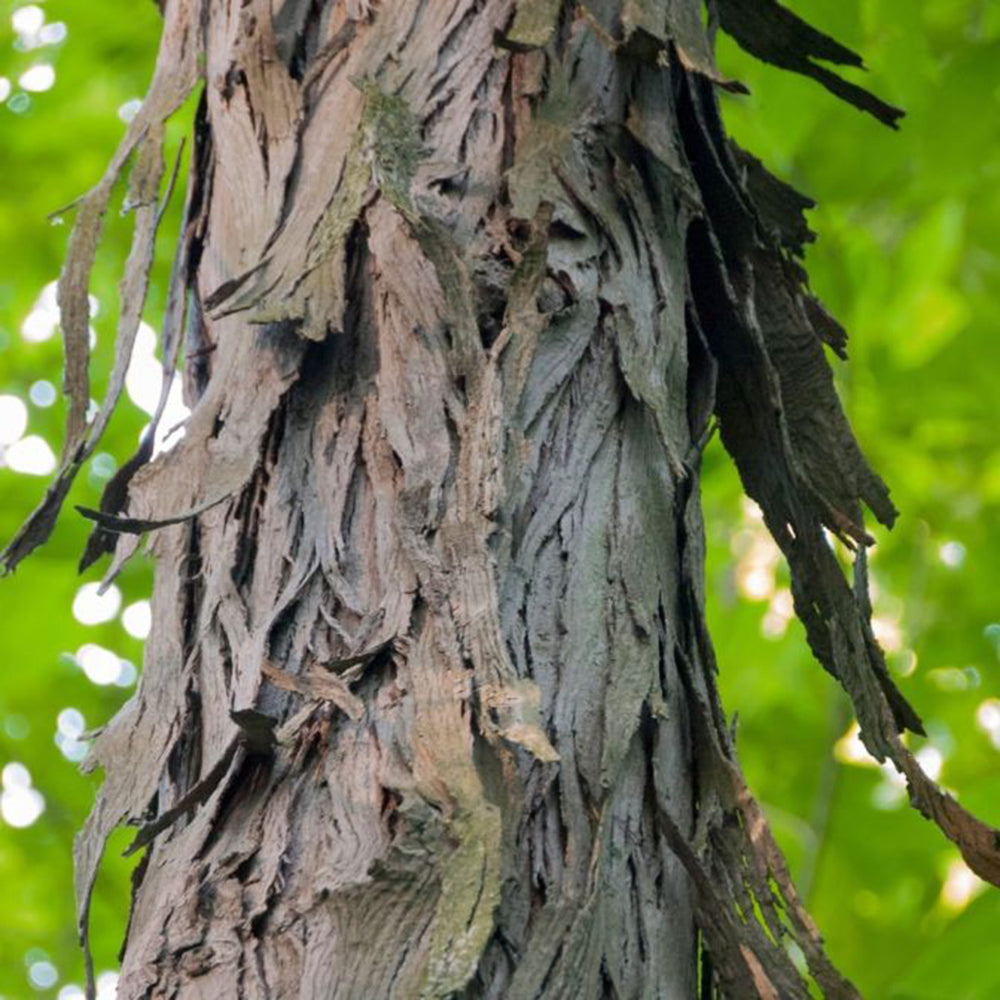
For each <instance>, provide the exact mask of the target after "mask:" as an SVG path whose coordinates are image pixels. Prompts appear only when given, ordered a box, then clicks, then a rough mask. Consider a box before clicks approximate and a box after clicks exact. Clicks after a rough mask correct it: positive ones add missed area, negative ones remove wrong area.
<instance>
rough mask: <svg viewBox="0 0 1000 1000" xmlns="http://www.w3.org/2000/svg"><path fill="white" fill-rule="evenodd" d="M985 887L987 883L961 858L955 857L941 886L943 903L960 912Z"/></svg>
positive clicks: (949, 908)
mask: <svg viewBox="0 0 1000 1000" xmlns="http://www.w3.org/2000/svg"><path fill="white" fill-rule="evenodd" d="M985 889H986V883H985V882H984V881H983V880H982V879H981V878H980V877H979V876H978V875H977V874H976V873H975V872H974V871H972V869H971V868H969V866H968V865H967V864H966V863H965V862H964V861H963V860H962V859H961V858H953V859H952V860H951V862H950V863H949V864H948V872H947V874H946V875H945V878H944V885H942V886H941V905H942V906H943V907H945V908H946V909H948V910H951V911H953V912H955V913H960V912H961V911H962V910H964V909H965V908H966V907H967V906H968V905H969V903H971V902H972V900H973V899H975V898H976V896H978V895H979V894H980V893H981V892H983V891H984V890H985Z"/></svg>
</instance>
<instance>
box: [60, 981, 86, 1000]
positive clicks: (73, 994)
mask: <svg viewBox="0 0 1000 1000" xmlns="http://www.w3.org/2000/svg"><path fill="white" fill-rule="evenodd" d="M86 996H87V995H86V993H84V992H83V989H82V987H80V986H77V985H76V983H67V984H66V985H65V986H63V987H62V989H60V990H59V992H58V993H57V994H56V1000H86Z"/></svg>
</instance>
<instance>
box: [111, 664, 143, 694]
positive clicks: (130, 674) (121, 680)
mask: <svg viewBox="0 0 1000 1000" xmlns="http://www.w3.org/2000/svg"><path fill="white" fill-rule="evenodd" d="M138 677H139V671H138V670H136V669H135V664H134V663H130V662H129V661H128V660H122V661H121V663H120V665H119V668H118V676H117V677H116V678H115V680H114V685H115V687H120V688H127V687H131V686H132V685H133V684H134V683H135V682H136V680H137V679H138Z"/></svg>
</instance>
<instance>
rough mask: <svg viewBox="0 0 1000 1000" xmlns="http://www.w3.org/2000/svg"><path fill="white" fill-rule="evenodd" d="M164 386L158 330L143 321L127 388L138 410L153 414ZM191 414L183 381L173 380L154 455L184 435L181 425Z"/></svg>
mask: <svg viewBox="0 0 1000 1000" xmlns="http://www.w3.org/2000/svg"><path fill="white" fill-rule="evenodd" d="M162 388H163V368H162V366H161V365H160V362H159V360H158V359H157V357H156V333H155V331H154V330H153V328H152V327H151V326H150V325H149V324H148V323H142V324H140V326H139V332H138V334H137V335H136V340H135V347H134V349H133V351H132V358H131V360H130V361H129V366H128V372H127V373H126V375H125V391H126V392H127V393H128V396H129V399H131V400H132V402H133V403H135V405H136V406H138V407H139V409H141V410H144V411H145V412H146V413H148V414H149V415H150V416H152V415H153V414H154V413H155V412H156V407H157V406H158V405H159V401H160V391H161V390H162ZM190 413H191V411H190V410H189V409H188V408H187V407H186V406H185V405H184V393H183V389H182V387H181V384H180V381H179V380H178V379H174V381H173V382H172V383H171V385H170V390H169V391H168V393H167V402H166V405H165V406H164V410H163V416H162V417H161V419H160V424H159V426H158V427H157V430H156V440H155V441H154V442H153V455H154V457H155V456H156V455H159V454H160V453H161V452H164V451H169V450H170V449H171V448H172V447H173V446H174V445H175V444H177V442H178V441H180V440H181V439H182V438H183V437H184V433H183V429H182V428H181V425H182V424H183V423H184V421H185V420H187V418H188V417H189V416H190ZM143 433H145V428H144V429H143Z"/></svg>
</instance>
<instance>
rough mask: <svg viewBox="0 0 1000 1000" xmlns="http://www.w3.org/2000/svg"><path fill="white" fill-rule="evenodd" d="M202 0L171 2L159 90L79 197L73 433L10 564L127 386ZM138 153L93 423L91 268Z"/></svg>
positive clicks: (5, 564) (47, 527)
mask: <svg viewBox="0 0 1000 1000" xmlns="http://www.w3.org/2000/svg"><path fill="white" fill-rule="evenodd" d="M201 2H202V0H176V2H175V3H172V4H171V6H170V9H169V11H168V12H167V17H166V21H165V23H164V28H163V34H162V36H161V41H160V51H159V55H158V57H157V64H156V70H155V72H154V75H153V80H152V82H151V84H150V87H149V91H148V93H147V94H146V98H145V100H144V101H143V103H142V106H141V107H140V109H139V111H138V113H137V114H136V116H135V118H133V119H132V121H131V122H130V123H129V125H128V128H127V130H126V133H125V136H124V138H123V139H122V141H121V144H120V145H119V147H118V150H117V152H116V153H115V155H114V156H113V157H112V159H111V162H110V163H109V164H108V167H107V169H106V170H105V172H104V176H103V177H102V178H101V180H100V181H99V183H98V184H97V185H96V186H95V187H94V188H93V189H92V190H91V191H90V192H88V193H87V194H86V195H84V196H83V198H81V199H80V200H79V202H78V207H77V218H76V222H75V223H74V226H73V231H72V233H71V235H70V241H69V247H68V248H67V252H66V260H65V263H64V265H63V269H62V272H61V273H60V276H59V286H58V293H57V298H58V302H59V313H60V326H61V328H62V333H63V343H64V352H65V374H64V380H63V386H64V391H65V393H66V395H67V396H68V398H69V413H68V416H67V421H66V440H65V442H64V444H63V449H62V455H61V458H60V462H59V468H58V470H57V472H56V479H55V482H54V483H53V486H52V487H50V488H49V490H48V491H47V492H46V494H45V497H44V498H43V500H42V502H41V503H40V504H39V506H38V507H37V508H36V509H35V510H34V511H33V513H32V514H31V516H30V517H29V518H28V520H27V521H26V522H25V523H24V525H23V526H22V527H21V529H20V530H19V531H18V533H17V534H16V535H15V536H14V538H13V539H12V540H11V541H10V543H9V544H8V545H7V547H6V548H5V549H4V551H3V552H2V553H0V570H2V572H4V573H9V572H11V571H12V570H13V569H14V568H15V567H16V566H17V564H18V562H20V561H21V560H22V559H23V558H24V557H25V556H27V555H28V554H29V553H30V552H32V551H33V550H34V549H35V548H37V547H38V546H39V545H41V544H43V543H44V542H45V541H46V539H47V538H48V537H49V535H50V534H51V532H52V529H53V527H54V526H55V521H56V518H57V517H58V514H59V510H60V508H61V506H62V502H63V500H64V499H65V497H66V494H67V493H68V491H69V487H70V485H71V483H72V481H73V479H74V477H75V476H76V473H77V471H78V470H79V469H80V467H81V466H82V464H83V463H84V462H85V461H86V460H87V458H89V457H90V455H91V454H93V452H94V449H95V448H96V447H97V444H98V442H99V441H100V438H101V435H102V434H103V433H104V429H105V428H106V426H107V423H108V421H109V420H110V418H111V414H112V412H113V411H114V408H115V405H116V403H117V401H118V398H119V396H120V394H121V390H122V388H123V386H124V380H125V371H126V369H127V368H128V362H129V358H130V357H131V353H132V346H133V344H134V341H135V335H136V331H137V329H138V326H139V321H140V319H141V315H142V307H143V304H144V302H145V298H146V288H147V284H148V279H149V269H150V267H151V266H152V255H153V246H154V242H155V236H156V230H157V227H158V225H159V222H160V218H161V211H160V210H158V207H157V198H158V193H159V186H160V180H161V177H162V172H163V161H162V144H163V122H164V121H165V120H166V119H167V118H169V117H170V115H172V114H173V113H174V111H175V110H176V109H177V108H178V107H179V106H180V105H181V103H182V102H183V101H184V100H185V98H186V97H187V96H188V94H189V93H190V92H191V90H192V88H193V87H194V85H195V83H196V82H197V80H198V76H199V70H198V65H197V60H198V55H199V52H200V45H199V42H198V38H199V36H198V33H197V32H194V31H191V30H190V25H192V24H194V23H196V22H197V20H198V11H199V10H200V7H201ZM133 156H134V157H135V161H134V163H133V167H132V173H131V177H130V181H129V194H128V199H127V206H128V207H131V208H133V209H134V211H135V215H136V223H135V230H134V233H133V238H132V247H131V250H130V251H129V257H128V261H127V262H126V265H125V274H124V277H123V278H122V282H121V286H120V289H119V298H120V312H119V320H118V336H117V340H116V344H115V361H114V367H113V370H112V374H111V379H110V382H109V385H108V391H107V394H106V396H105V399H104V401H103V403H102V405H101V407H100V409H99V410H98V413H97V415H96V417H95V418H94V420H93V421H92V422H91V423H89V424H88V422H87V419H86V414H87V408H88V406H89V405H90V378H89V372H88V368H89V360H90V348H89V335H90V334H89V329H90V304H89V292H90V272H91V270H92V268H93V265H94V260H95V259H96V256H97V248H98V244H99V242H100V236H101V226H102V220H103V217H104V213H105V212H106V211H107V207H108V203H109V201H110V198H111V193H112V190H113V189H114V186H115V183H116V181H117V180H118V178H119V176H120V175H121V173H122V171H123V170H124V168H125V165H126V164H127V163H128V161H129V159H130V158H132V157H133Z"/></svg>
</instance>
